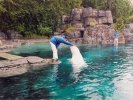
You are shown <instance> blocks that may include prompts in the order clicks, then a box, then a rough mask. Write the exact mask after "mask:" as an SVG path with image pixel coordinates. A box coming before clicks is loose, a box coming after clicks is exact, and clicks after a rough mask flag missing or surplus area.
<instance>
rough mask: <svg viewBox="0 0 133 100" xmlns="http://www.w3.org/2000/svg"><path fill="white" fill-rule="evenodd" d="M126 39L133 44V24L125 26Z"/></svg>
mask: <svg viewBox="0 0 133 100" xmlns="http://www.w3.org/2000/svg"><path fill="white" fill-rule="evenodd" d="M124 37H125V40H126V42H129V43H133V23H131V24H127V25H125V28H124Z"/></svg>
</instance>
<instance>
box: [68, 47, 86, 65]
mask: <svg viewBox="0 0 133 100" xmlns="http://www.w3.org/2000/svg"><path fill="white" fill-rule="evenodd" d="M70 50H71V53H72V58H71V60H70V61H71V63H72V65H73V66H75V67H82V66H85V65H86V63H85V61H84V59H83V57H82V55H81V53H80V51H79V49H78V48H77V47H76V46H71V47H70Z"/></svg>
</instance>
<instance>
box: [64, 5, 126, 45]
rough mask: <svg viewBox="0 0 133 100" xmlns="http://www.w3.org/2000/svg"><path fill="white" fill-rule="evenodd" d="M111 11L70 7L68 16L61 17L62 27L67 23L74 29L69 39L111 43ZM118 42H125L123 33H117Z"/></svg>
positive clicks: (82, 41) (93, 42)
mask: <svg viewBox="0 0 133 100" xmlns="http://www.w3.org/2000/svg"><path fill="white" fill-rule="evenodd" d="M112 24H113V18H112V13H111V11H109V10H107V11H103V10H97V9H92V8H91V7H89V8H82V9H77V8H75V9H72V11H71V14H70V16H63V17H62V28H64V27H67V26H68V25H71V26H73V27H74V28H75V29H76V30H75V32H72V33H70V34H69V35H70V37H71V41H73V42H76V43H89V44H113V41H114V37H113V34H114V29H113V28H112ZM119 43H125V39H124V35H123V34H122V33H120V34H119Z"/></svg>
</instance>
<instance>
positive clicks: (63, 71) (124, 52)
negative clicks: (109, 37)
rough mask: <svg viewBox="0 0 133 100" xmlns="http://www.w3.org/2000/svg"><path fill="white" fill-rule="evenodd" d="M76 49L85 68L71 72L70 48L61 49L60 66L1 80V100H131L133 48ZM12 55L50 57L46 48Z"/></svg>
mask: <svg viewBox="0 0 133 100" xmlns="http://www.w3.org/2000/svg"><path fill="white" fill-rule="evenodd" d="M79 49H80V51H81V54H82V55H83V57H84V60H85V61H86V63H87V65H88V66H87V67H82V68H74V67H73V66H72V65H71V64H70V62H69V59H70V58H71V53H70V50H69V48H67V47H61V48H60V49H59V56H60V60H61V62H62V63H61V64H59V65H47V66H44V67H43V68H41V69H39V70H33V71H29V72H28V73H26V74H23V75H21V76H16V77H10V78H3V79H0V99H1V100H6V99H8V100H10V99H13V100H14V99H15V100H24V99H28V100H29V99H30V100H40V99H41V100H133V45H132V44H129V45H125V46H119V47H118V48H115V47H113V46H97V47H94V46H89V45H82V46H79ZM64 50H65V51H64ZM12 53H14V54H17V55H21V56H29V55H37V56H40V57H44V58H45V57H48V58H50V57H52V52H51V49H50V45H49V44H45V45H44V44H35V45H32V46H23V47H21V48H18V49H15V50H13V52H12Z"/></svg>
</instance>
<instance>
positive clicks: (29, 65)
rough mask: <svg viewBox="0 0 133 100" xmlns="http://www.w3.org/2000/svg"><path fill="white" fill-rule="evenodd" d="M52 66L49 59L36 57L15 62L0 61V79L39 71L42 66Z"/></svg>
mask: <svg viewBox="0 0 133 100" xmlns="http://www.w3.org/2000/svg"><path fill="white" fill-rule="evenodd" d="M47 64H52V61H51V59H43V58H40V57H36V56H30V57H24V58H21V59H17V60H13V61H10V60H2V61H0V77H10V76H16V75H21V74H24V73H26V72H28V71H30V70H34V69H39V68H40V67H44V65H47Z"/></svg>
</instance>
